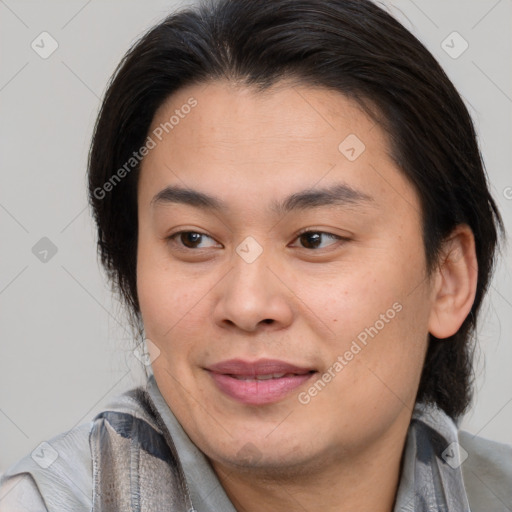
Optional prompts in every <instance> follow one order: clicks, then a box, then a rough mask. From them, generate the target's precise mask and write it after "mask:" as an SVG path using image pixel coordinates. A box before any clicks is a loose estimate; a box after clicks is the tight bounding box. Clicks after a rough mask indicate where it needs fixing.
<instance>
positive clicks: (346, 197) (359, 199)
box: [270, 183, 374, 215]
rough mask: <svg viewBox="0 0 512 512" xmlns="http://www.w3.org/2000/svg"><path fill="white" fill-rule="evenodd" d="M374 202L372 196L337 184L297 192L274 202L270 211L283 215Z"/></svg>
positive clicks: (343, 184)
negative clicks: (294, 211) (323, 207)
mask: <svg viewBox="0 0 512 512" xmlns="http://www.w3.org/2000/svg"><path fill="white" fill-rule="evenodd" d="M373 202H374V198H373V197H372V196H370V195H368V194H366V193H364V192H362V191H360V190H356V189H354V188H352V187H350V186H349V185H346V184H345V183H336V184H334V185H332V186H330V187H324V188H311V189H307V190H302V191H300V192H296V193H295V194H292V195H291V196H288V197H287V198H285V199H284V200H283V201H274V202H273V203H271V205H270V209H271V210H272V211H273V212H275V213H277V214H280V215H282V214H284V213H287V212H290V211H292V210H308V209H313V208H320V207H322V206H364V205H369V204H371V203H373Z"/></svg>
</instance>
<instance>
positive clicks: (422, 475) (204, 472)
mask: <svg viewBox="0 0 512 512" xmlns="http://www.w3.org/2000/svg"><path fill="white" fill-rule="evenodd" d="M147 389H148V392H149V394H150V396H151V398H152V399H153V401H154V403H155V406H156V407H157V409H158V412H159V413H160V415H161V417H162V419H163V420H164V422H165V425H166V426H167V428H168V429H169V432H170V434H171V436H172V439H173V441H174V443H175V447H176V451H177V452H178V457H179V459H180V462H181V465H182V467H183V470H184V473H185V475H186V479H187V484H188V488H189V491H190V497H191V500H192V503H193V505H194V509H195V510H196V511H197V512H215V511H218V510H222V511H223V512H236V509H235V508H234V506H233V504H232V503H231V501H230V500H229V498H228V496H227V495H226V493H225V491H224V488H223V487H222V485H221V484H220V482H219V480H218V478H217V476H216V474H215V472H214V471H213V468H212V467H211V465H210V463H209V461H208V459H207V458H206V457H205V456H204V454H203V453H202V452H201V451H200V450H199V449H198V448H197V446H196V445H195V444H194V443H193V442H192V441H191V440H190V438H189V437H188V435H187V434H186V433H185V431H184V430H183V427H182V426H181V424H180V423H179V422H178V420H177V419H176V417H175V416H174V414H173V413H172V411H171V409H170V408H169V406H168V405H167V403H166V402H165V400H164V398H163V396H162V394H161V393H160V390H159V389H158V386H157V384H156V381H155V378H154V376H153V375H151V376H150V377H149V380H148V385H147ZM461 461H462V460H461V452H460V447H459V444H458V435H457V425H456V424H455V423H454V421H453V420H452V419H451V418H450V417H449V416H448V415H447V414H446V413H445V412H444V411H442V410H441V409H439V408H437V407H436V406H435V405H430V404H424V403H417V404H416V405H415V407H414V410H413V413H412V417H411V423H410V425H409V429H408V432H407V438H406V442H405V447H404V452H403V455H402V469H401V477H400V482H399V485H398V490H397V495H396V500H395V507H394V511H393V512H430V511H432V510H436V511H437V512H470V509H469V504H468V500H467V496H466V492H465V488H464V484H463V479H462V472H461V468H460V463H461Z"/></svg>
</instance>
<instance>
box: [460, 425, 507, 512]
mask: <svg viewBox="0 0 512 512" xmlns="http://www.w3.org/2000/svg"><path fill="white" fill-rule="evenodd" d="M458 438H459V444H460V447H461V462H462V465H461V469H462V475H463V479H464V486H465V488H466V493H467V496H468V500H469V503H470V506H471V510H472V512H473V511H474V512H484V511H485V512H487V511H489V510H493V511H496V512H499V511H503V512H505V511H508V510H510V508H507V507H510V504H511V503H512V445H508V444H504V443H498V442H496V441H491V440H489V439H485V438H483V437H478V436H475V435H473V434H470V433H469V432H466V431H463V430H459V432H458ZM462 450H464V451H462Z"/></svg>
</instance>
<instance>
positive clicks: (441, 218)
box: [88, 0, 503, 418]
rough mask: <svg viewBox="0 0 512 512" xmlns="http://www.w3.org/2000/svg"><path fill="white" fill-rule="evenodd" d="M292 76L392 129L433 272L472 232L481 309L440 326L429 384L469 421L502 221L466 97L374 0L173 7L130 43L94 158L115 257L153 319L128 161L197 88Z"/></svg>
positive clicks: (123, 279)
mask: <svg viewBox="0 0 512 512" xmlns="http://www.w3.org/2000/svg"><path fill="white" fill-rule="evenodd" d="M290 77H291V78H293V79H295V80H297V81H298V82H299V83H302V84H305V85H312V86H321V87H326V88H329V89H333V90H336V91H339V92H340V93H342V94H344V95H346V96H347V97H349V98H352V99H354V100H355V101H357V102H358V103H359V104H360V105H361V106H362V107H363V108H364V109H365V110H366V111H368V112H369V113H371V115H373V116H374V117H375V118H376V119H377V121H378V122H379V123H380V125H381V127H382V128H383V129H384V130H385V131H386V133H387V134H388V136H389V139H390V141H391V146H392V147H391V150H392V155H393V157H394V159H395V161H396V163H397V164H398V166H399V167H400V169H401V170H402V171H403V173H404V175H405V176H406V177H407V178H408V179H409V180H410V182H411V183H412V184H413V185H414V187H415V189H416V190H417V192H418V194H419V197H420V201H421V208H422V222H423V239H424V245H425V254H426V260H427V270H428V272H429V273H431V272H432V270H433V269H434V268H435V265H436V263H437V261H438V257H439V250H440V248H441V243H442V241H443V240H444V239H445V238H446V236H447V235H449V234H450V232H451V231H452V230H453V229H454V228H455V227H456V226H457V225H458V224H461V223H465V224H468V225H469V226H470V228H471V229H472V230H473V233H474V236H475V240H476V253H477V259H478V284H477V290H476V298H475V301H474V304H473V307H472V309H471V312H470V314H469V315H468V317H467V318H466V319H465V321H464V323H463V324H462V326H461V328H460V329H459V331H458V332H457V333H456V334H455V335H454V336H452V337H451V339H448V340H442V341H440V340H438V339H436V338H435V337H433V336H430V340H429V346H428V351H427V356H426V360H425V364H424V369H423V373H422V376H421V382H420V385H419V390H418V394H417V401H425V402H431V403H436V404H437V405H438V406H439V407H440V408H441V409H443V410H444V411H445V412H446V413H447V414H448V415H449V416H451V417H452V418H456V417H457V416H460V415H461V414H462V413H463V412H465V410H466V409H467V408H468V406H469V404H470V401H471V397H472V379H473V363H472V360H473V347H474V337H473V335H474V333H475V330H476V322H477V313H478V311H479V308H480V305H481V302H482V298H483V296H484V294H485V292H486V290H487V287H488V284H489V279H490V276H491V272H492V268H493V264H494V258H495V249H496V244H497V241H498V227H499V228H500V229H501V230H502V231H503V225H502V221H501V218H500V215H499V212H498V210H497V207H496V204H495V202H494V201H493V199H492V197H491V195H490V192H489V188H488V183H487V178H486V174H485V171H484V168H483V164H482V160H481V156H480V152H479V148H478V143H477V140H476V135H475V130H474V127H473V123H472V121H471V118H470V115H469V113H468V110H467V108H466V107H465V105H464V103H463V101H462V100H461V97H460V96H459V94H458V93H457V91H456V90H455V88H454V86H453V84H452V83H451V82H450V80H449V79H448V78H447V76H446V74H445V73H444V71H443V70H442V69H441V67H440V66H439V64H438V63H437V61H436V60H435V59H434V57H433V56H432V55H431V54H430V53H429V52H428V50H427V49H426V48H425V47H424V46H423V45H422V44H421V43H420V42H419V41H418V39H416V38H415V37H414V36H413V35H412V34H411V33H410V32H409V31H408V30H406V29H405V28H404V27H403V26H402V25H401V24H400V23H399V22H398V21H396V20H395V19H394V18H393V17H392V16H390V15H389V14H388V13H386V12H385V11H384V10H383V9H381V8H379V7H377V6H376V5H375V4H374V3H372V2H370V1H368V0H272V1H258V0H219V1H205V2H202V3H200V4H198V5H196V6H194V7H191V8H187V9H185V10H181V11H178V12H176V13H173V14H171V15H170V16H168V17H167V18H166V19H165V20H164V21H163V22H161V23H159V24H158V25H156V26H155V27H154V28H152V29H151V30H149V32H147V33H146V34H145V35H144V36H143V37H142V38H141V39H140V40H139V41H138V42H137V43H136V44H135V45H134V46H133V47H132V48H131V49H130V50H129V52H128V53H127V54H126V56H125V57H124V58H123V60H122V61H121V63H120V64H119V66H118V68H117V69H116V71H115V73H114V75H113V77H112V79H111V82H110V84H109V87H108V90H107V92H106V95H105V98H104V101H103V104H102V107H101V112H100V114H99V116H98V120H97V123H96V127H95V132H94V137H93V140H92V146H91V150H90V155H89V170H88V178H89V199H90V204H91V206H92V210H93V215H94V218H95V221H96V223H97V228H98V249H99V254H100V256H101V261H102V263H103V265H104V268H105V269H106V271H107V274H108V276H109V278H110V279H111V282H112V283H113V286H114V288H115V289H116V290H117V291H118V292H119V293H120V295H121V297H122V298H123V299H124V301H125V303H126V305H127V306H128V310H129V312H131V314H132V319H133V320H134V322H135V323H137V325H138V326H139V327H138V328H139V329H140V326H141V318H140V310H139V303H138V298H137V289H136V250H137V195H136V190H137V178H138V171H139V165H138V164H137V162H135V163H134V165H133V168H131V167H129V168H127V167H126V162H128V161H130V158H132V157H133V154H134V152H136V151H137V150H138V149H139V148H141V147H142V146H143V145H144V143H145V140H146V138H147V136H148V130H149V127H150V124H151V121H152V119H153V116H154V114H155V111H156V109H157V108H158V107H159V106H160V105H161V104H162V103H163V102H164V101H165V100H166V99H167V98H168V97H169V96H170V95H171V94H173V93H174V92H176V91H177V90H178V89H180V88H182V87H185V86H186V85H191V84H197V83H206V82H208V81H212V80H216V79H227V80H231V81H236V82H237V83H240V84H243V85H246V86H252V87H254V88H256V89H258V90H264V89H267V88H269V87H270V86H272V85H273V84H275V83H276V82H278V81H279V80H281V79H283V78H290ZM132 163H133V161H132ZM123 166H124V169H125V171H126V172H122V173H120V172H119V170H120V169H121V168H123ZM121 175H122V179H120V176H121ZM107 183H110V185H109V186H105V185H106V184H107Z"/></svg>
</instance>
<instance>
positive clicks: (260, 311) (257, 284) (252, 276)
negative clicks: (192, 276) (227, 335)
mask: <svg viewBox="0 0 512 512" xmlns="http://www.w3.org/2000/svg"><path fill="white" fill-rule="evenodd" d="M280 274H282V272H279V269H278V268H277V266H276V264H275V262H273V261H271V259H270V258H269V257H267V255H266V254H265V251H263V253H262V254H261V255H260V256H259V257H258V258H257V259H256V260H255V261H252V262H250V263H249V262H247V261H246V260H244V258H243V257H241V256H239V255H238V254H236V253H235V254H234V255H233V267H232V269H231V271H230V272H229V273H228V274H227V275H226V277H225V278H224V279H223V280H222V282H221V283H220V284H219V287H218V289H217V293H218V294H219V295H218V299H217V302H216V304H215V309H214V318H215V321H216V323H217V324H218V325H221V326H223V327H226V326H236V327H238V328H239V329H242V330H244V331H248V332H254V331H257V330H258V329H269V328H270V329H276V330H277V329H282V328H285V327H287V326H289V325H290V324H291V322H292V320H293V308H292V301H293V293H292V292H291V291H290V289H289V288H288V287H287V286H286V285H285V284H283V280H282V276H281V275H280ZM278 276H279V277H278Z"/></svg>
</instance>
